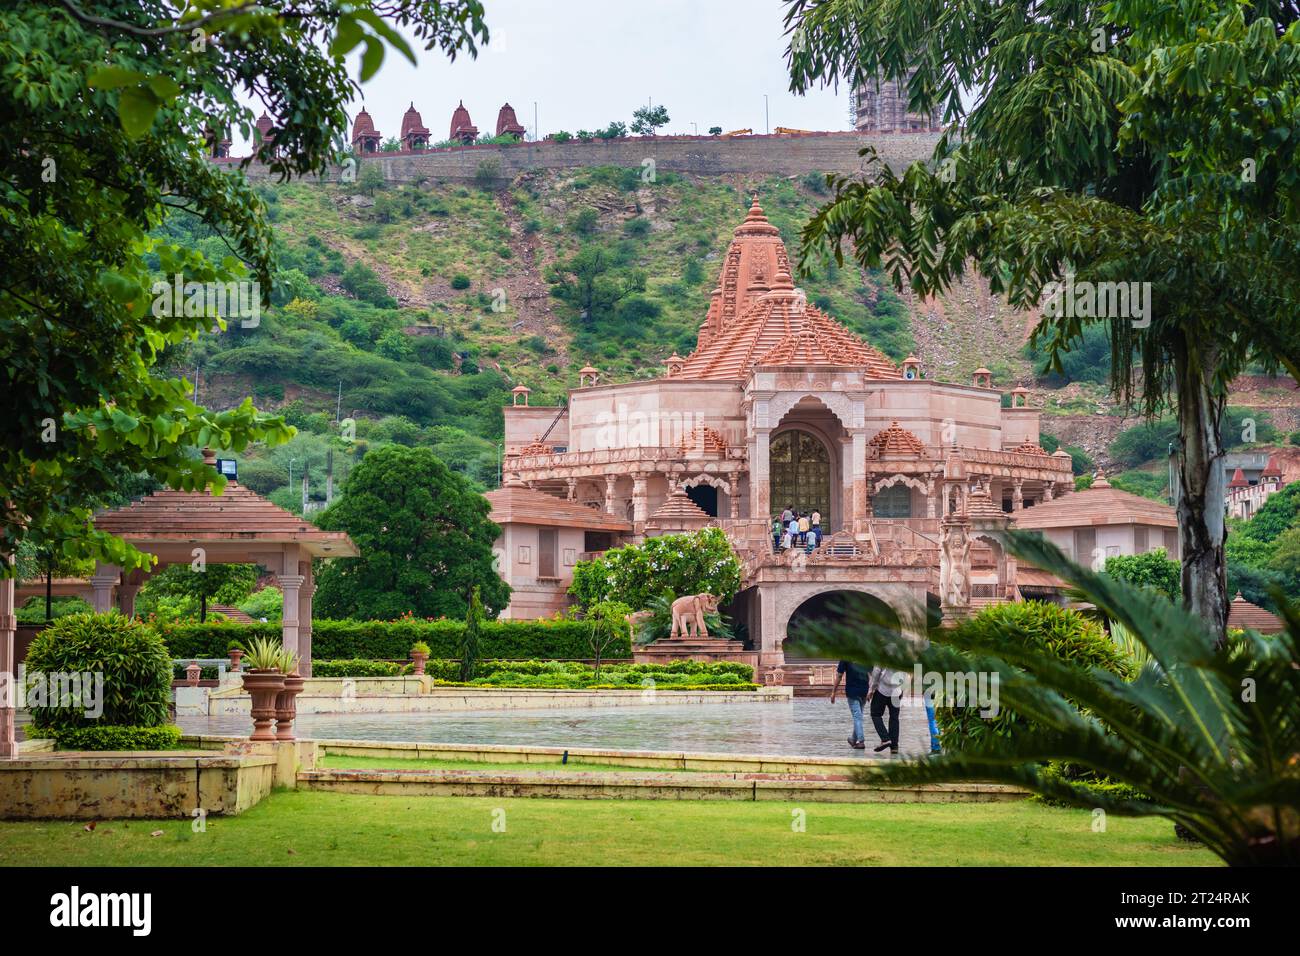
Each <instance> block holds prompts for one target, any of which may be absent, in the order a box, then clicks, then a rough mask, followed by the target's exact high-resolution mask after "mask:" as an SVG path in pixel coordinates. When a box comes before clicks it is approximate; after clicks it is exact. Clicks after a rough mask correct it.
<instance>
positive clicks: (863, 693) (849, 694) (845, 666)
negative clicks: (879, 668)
mask: <svg viewBox="0 0 1300 956" xmlns="http://www.w3.org/2000/svg"><path fill="white" fill-rule="evenodd" d="M841 680H843V681H844V696H845V697H846V698H847V699H848V702H849V713H850V714H852V715H853V736H851V737H849V746H850V747H852V748H853V749H854V750H865V749H866V747H867V742H866V739H865V738H864V737H863V736H862V710H863V708H864V707H866V704H867V695H868V694H869V693H870V691H871V672H870V671H869V670H867V669H866V668H865V667H863V666H862V665H861V664H855V663H853V662H852V661H840V664H839V666H838V667H837V668H836V669H835V686H834V687H832V688H831V703H832V704H833V703H835V693H836V691H838V690H839V689H840V681H841Z"/></svg>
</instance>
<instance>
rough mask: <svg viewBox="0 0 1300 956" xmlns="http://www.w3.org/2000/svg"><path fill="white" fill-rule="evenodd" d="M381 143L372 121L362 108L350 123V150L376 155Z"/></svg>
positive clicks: (381, 140)
mask: <svg viewBox="0 0 1300 956" xmlns="http://www.w3.org/2000/svg"><path fill="white" fill-rule="evenodd" d="M382 142H383V138H382V137H381V136H380V135H379V131H378V130H377V129H375V123H374V120H372V119H371V118H370V114H369V113H367V112H366V111H365V109H364V108H363V109H362V110H361V112H360V113H358V114H357V118H356V119H355V120H354V121H353V123H352V149H353V150H354V151H356V152H358V153H377V152H379V145H380V143H382Z"/></svg>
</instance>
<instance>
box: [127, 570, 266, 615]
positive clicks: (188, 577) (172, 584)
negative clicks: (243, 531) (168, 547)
mask: <svg viewBox="0 0 1300 956" xmlns="http://www.w3.org/2000/svg"><path fill="white" fill-rule="evenodd" d="M256 586H257V568H256V567H255V566H254V565H251V564H205V565H203V566H202V570H200V569H198V568H195V567H194V566H193V565H189V564H169V565H168V566H167V567H165V568H163V569H162V570H161V571H159V572H158V573H157V574H156V575H154V576H153V577H152V578H150V579H149V581H148V583H146V584H145V590H146V591H150V592H153V593H154V594H159V595H165V596H167V597H181V598H193V599H194V600H196V601H198V602H199V621H200V622H202V621H206V620H207V619H208V602H209V601H212V602H213V603H216V604H239V603H240V602H241V601H243V600H244V599H245V598H247V597H248V596H249V595H250V594H252V593H253V588H254V587H256Z"/></svg>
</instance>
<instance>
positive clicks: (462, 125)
mask: <svg viewBox="0 0 1300 956" xmlns="http://www.w3.org/2000/svg"><path fill="white" fill-rule="evenodd" d="M447 138H448V139H456V140H460V141H461V142H462V143H464V144H465V145H467V146H468V145H469V144H470V143H473V142H474V140H476V139H478V127H477V126H475V125H474V123H473V121H472V120H471V119H470V118H469V110H467V109H465V101H464V100H462V101H461V102H460V103H459V104H458V105H457V106H456V110H455V112H454V113H452V114H451V135H450V136H448V137H447Z"/></svg>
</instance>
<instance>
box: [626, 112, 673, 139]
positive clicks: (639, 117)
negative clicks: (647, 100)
mask: <svg viewBox="0 0 1300 956" xmlns="http://www.w3.org/2000/svg"><path fill="white" fill-rule="evenodd" d="M667 124H668V108H667V107H664V106H641V107H638V108H637V109H636V110H635V111H634V112H633V113H632V132H634V133H636V134H637V135H638V136H653V135H655V131H656V130H657V129H659V127H660V126H666V125H667Z"/></svg>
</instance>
